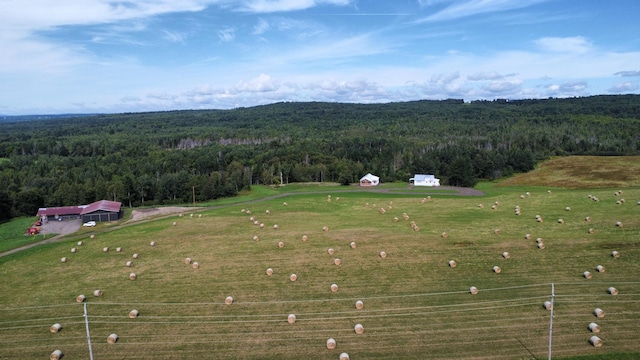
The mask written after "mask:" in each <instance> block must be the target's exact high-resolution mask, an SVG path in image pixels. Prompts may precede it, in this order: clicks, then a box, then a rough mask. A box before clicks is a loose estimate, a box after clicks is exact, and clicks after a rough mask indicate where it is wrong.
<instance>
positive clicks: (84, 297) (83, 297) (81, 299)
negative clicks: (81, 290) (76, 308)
mask: <svg viewBox="0 0 640 360" xmlns="http://www.w3.org/2000/svg"><path fill="white" fill-rule="evenodd" d="M86 299H87V297H86V296H84V295H78V296H76V302H79V303H82V302H84V301H85V300H86Z"/></svg>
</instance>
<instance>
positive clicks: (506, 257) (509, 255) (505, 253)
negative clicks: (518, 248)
mask: <svg viewBox="0 0 640 360" xmlns="http://www.w3.org/2000/svg"><path fill="white" fill-rule="evenodd" d="M502 257H503V258H505V259H509V258H511V254H509V253H508V252H506V251H505V252H503V253H502Z"/></svg>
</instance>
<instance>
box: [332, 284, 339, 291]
mask: <svg viewBox="0 0 640 360" xmlns="http://www.w3.org/2000/svg"><path fill="white" fill-rule="evenodd" d="M337 291H338V285H337V284H331V292H337Z"/></svg>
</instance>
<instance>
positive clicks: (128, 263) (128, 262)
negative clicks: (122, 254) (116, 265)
mask: <svg viewBox="0 0 640 360" xmlns="http://www.w3.org/2000/svg"><path fill="white" fill-rule="evenodd" d="M124 266H126V267H133V261H127V262H126V263H124Z"/></svg>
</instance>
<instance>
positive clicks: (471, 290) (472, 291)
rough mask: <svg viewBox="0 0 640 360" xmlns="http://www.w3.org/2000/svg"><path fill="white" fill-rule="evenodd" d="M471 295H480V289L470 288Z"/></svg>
mask: <svg viewBox="0 0 640 360" xmlns="http://www.w3.org/2000/svg"><path fill="white" fill-rule="evenodd" d="M469 293H470V294H471V295H476V294H478V288H477V287H475V286H472V287H470V288H469Z"/></svg>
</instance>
